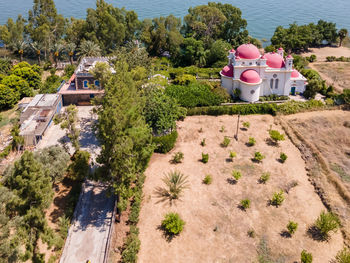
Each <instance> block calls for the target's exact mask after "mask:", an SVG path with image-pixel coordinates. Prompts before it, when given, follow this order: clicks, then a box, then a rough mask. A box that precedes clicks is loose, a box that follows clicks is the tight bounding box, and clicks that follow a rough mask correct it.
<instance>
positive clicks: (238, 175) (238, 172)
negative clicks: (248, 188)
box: [232, 170, 242, 181]
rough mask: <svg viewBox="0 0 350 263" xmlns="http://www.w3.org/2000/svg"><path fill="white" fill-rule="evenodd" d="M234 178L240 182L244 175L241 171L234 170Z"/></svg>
mask: <svg viewBox="0 0 350 263" xmlns="http://www.w3.org/2000/svg"><path fill="white" fill-rule="evenodd" d="M232 176H233V178H234V179H235V180H236V181H238V180H239V179H240V178H241V177H242V174H241V172H240V171H236V170H234V171H232Z"/></svg>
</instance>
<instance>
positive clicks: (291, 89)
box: [220, 44, 307, 102]
mask: <svg viewBox="0 0 350 263" xmlns="http://www.w3.org/2000/svg"><path fill="white" fill-rule="evenodd" d="M228 61H229V63H228V65H227V66H225V67H224V68H223V69H222V70H221V72H220V75H221V85H222V86H223V87H224V88H225V89H226V90H227V91H228V92H229V93H230V94H231V95H233V92H234V90H235V89H239V90H240V93H239V94H240V95H239V96H240V99H241V100H244V101H248V102H255V101H258V100H259V97H260V96H268V95H272V94H276V95H285V96H288V95H290V94H293V95H295V94H296V93H303V92H304V91H305V87H306V84H307V83H306V78H305V77H304V76H303V75H301V74H300V73H299V72H298V71H297V70H295V69H293V57H292V56H291V55H288V56H287V57H286V58H285V57H284V51H283V49H282V48H279V49H278V52H277V53H267V54H264V55H261V54H260V51H259V49H258V48H257V47H256V46H254V45H253V44H243V45H241V46H239V47H238V48H237V51H235V50H234V49H232V50H230V52H229V56H228Z"/></svg>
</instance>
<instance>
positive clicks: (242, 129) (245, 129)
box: [239, 127, 248, 131]
mask: <svg viewBox="0 0 350 263" xmlns="http://www.w3.org/2000/svg"><path fill="white" fill-rule="evenodd" d="M239 129H240V130H241V131H248V129H247V128H244V127H243V128H239Z"/></svg>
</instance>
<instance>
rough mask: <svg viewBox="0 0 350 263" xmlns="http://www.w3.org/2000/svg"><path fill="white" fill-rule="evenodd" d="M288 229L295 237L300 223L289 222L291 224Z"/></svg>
mask: <svg viewBox="0 0 350 263" xmlns="http://www.w3.org/2000/svg"><path fill="white" fill-rule="evenodd" d="M287 229H288V232H289V234H291V235H293V234H294V233H295V232H296V231H297V229H298V223H296V222H293V221H289V223H288V224H287Z"/></svg>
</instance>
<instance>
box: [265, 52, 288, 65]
mask: <svg viewBox="0 0 350 263" xmlns="http://www.w3.org/2000/svg"><path fill="white" fill-rule="evenodd" d="M263 58H265V59H266V60H267V61H266V64H267V65H268V66H269V67H270V68H283V67H284V66H285V64H284V60H283V58H282V56H281V55H279V54H277V53H266V54H265V55H264V57H263Z"/></svg>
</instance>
